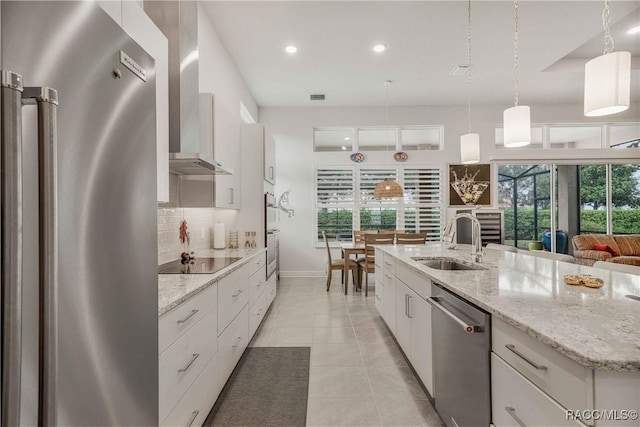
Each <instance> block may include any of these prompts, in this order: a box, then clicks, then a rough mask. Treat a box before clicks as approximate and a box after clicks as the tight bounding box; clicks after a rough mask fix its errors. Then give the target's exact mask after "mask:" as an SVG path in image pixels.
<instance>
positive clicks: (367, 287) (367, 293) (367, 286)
mask: <svg viewBox="0 0 640 427" xmlns="http://www.w3.org/2000/svg"><path fill="white" fill-rule="evenodd" d="M365 274H366V275H367V278H366V280H365V281H366V283H365V285H364V286H365V288H364V296H365V297H368V296H369V271H367V272H366V273H365Z"/></svg>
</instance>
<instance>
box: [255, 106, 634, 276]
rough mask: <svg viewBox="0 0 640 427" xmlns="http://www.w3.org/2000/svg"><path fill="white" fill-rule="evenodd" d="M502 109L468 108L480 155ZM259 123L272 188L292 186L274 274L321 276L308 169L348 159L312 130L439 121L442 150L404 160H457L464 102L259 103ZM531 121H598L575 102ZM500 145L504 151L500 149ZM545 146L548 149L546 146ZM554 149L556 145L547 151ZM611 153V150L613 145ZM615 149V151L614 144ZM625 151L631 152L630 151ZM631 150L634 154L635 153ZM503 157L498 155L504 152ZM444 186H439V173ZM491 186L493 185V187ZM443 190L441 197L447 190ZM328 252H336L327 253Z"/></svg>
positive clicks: (382, 157) (376, 157)
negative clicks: (270, 153)
mask: <svg viewBox="0 0 640 427" xmlns="http://www.w3.org/2000/svg"><path fill="white" fill-rule="evenodd" d="M506 107H508V106H504V105H500V106H481V107H474V109H473V115H472V118H473V122H472V131H474V132H477V133H479V134H480V140H481V158H482V161H483V162H488V161H490V160H491V159H492V158H494V157H495V156H496V151H497V150H495V148H494V140H495V139H494V138H495V136H494V135H495V127H496V126H497V125H500V124H501V123H502V112H503V110H504V109H505V108H506ZM638 117H640V107H639V105H638V104H634V105H633V108H631V109H630V110H629V111H626V112H624V113H621V114H619V115H616V116H612V117H609V118H607V120H608V121H609V122H624V121H637V120H638ZM260 121H261V122H262V123H264V124H265V126H266V130H267V138H269V137H270V136H273V137H274V139H275V141H276V156H277V160H276V170H277V171H278V172H277V185H276V191H275V193H276V194H280V193H282V192H283V191H286V190H288V189H291V190H292V191H291V194H290V202H291V208H293V209H295V216H294V217H292V218H287V217H286V216H283V217H282V218H281V221H280V222H281V225H280V228H281V240H280V254H281V272H282V273H281V274H282V275H284V276H286V275H289V276H313V275H316V276H320V275H323V274H325V273H324V272H325V270H326V255H325V253H324V248H316V245H315V234H314V232H315V230H314V229H313V224H314V223H315V194H314V189H315V183H314V167H315V165H316V164H318V163H322V164H327V163H331V164H352V163H351V162H350V161H349V154H350V153H349V152H344V153H314V152H313V128H314V127H322V126H326V127H329V126H374V125H378V126H380V125H386V124H387V123H388V124H389V125H391V126H395V125H444V140H445V149H444V151H442V152H423V153H419V154H415V155H414V153H409V160H408V161H407V162H406V163H405V164H410V163H419V164H425V163H428V164H438V165H441V166H443V167H444V166H445V165H446V164H447V163H459V161H460V150H459V138H460V135H462V134H464V133H467V109H466V107H454V106H443V107H431V106H429V107H391V108H390V109H389V119H388V122H387V119H386V108H385V107H352V108H332V107H324V108H323V107H307V108H272V107H268V108H260ZM531 121H532V123H600V122H604V120H596V119H594V118H586V117H584V115H583V111H582V105H545V106H531ZM502 151H504V150H502ZM509 151H510V152H509V153H508V155H509V156H511V157H518V156H519V157H520V158H521V159H535V158H544V156H545V155H548V154H549V153H539V152H537V150H536V152H532V150H528V151H527V150H517V151H513V150H509ZM547 151H550V150H547ZM554 151H558V150H554ZM612 151H613V150H612ZM615 151H622V150H615ZM366 154H367V159H366V161H365V164H367V165H374V164H376V165H380V164H389V163H391V164H393V163H395V162H393V160H392V159H391V157H390V155H389V154H388V153H382V152H370V153H366ZM554 155H556V156H567V157H575V152H573V153H572V152H570V153H568V154H567V152H566V151H565V152H563V153H555V154H554ZM580 155H581V156H583V155H584V156H590V157H592V158H598V157H599V156H602V151H597V150H589V153H586V152H585V153H582V154H580ZM628 155H631V153H629V154H628ZM636 155H637V153H636ZM503 157H504V155H503ZM443 176H444V177H445V182H443V189H446V185H447V182H446V174H445V175H443ZM494 187H495V186H494ZM446 194H447V193H446V191H443V197H445V196H446ZM493 199H494V200H495V197H494V198H493ZM333 256H334V257H336V256H337V257H339V256H340V254H339V253H338V252H337V250H336V252H334V254H333Z"/></svg>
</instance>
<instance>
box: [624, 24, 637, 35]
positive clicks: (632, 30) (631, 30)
mask: <svg viewBox="0 0 640 427" xmlns="http://www.w3.org/2000/svg"><path fill="white" fill-rule="evenodd" d="M638 33H640V25H638V26H637V27H633V28H631V29H630V30H629V31H627V34H638Z"/></svg>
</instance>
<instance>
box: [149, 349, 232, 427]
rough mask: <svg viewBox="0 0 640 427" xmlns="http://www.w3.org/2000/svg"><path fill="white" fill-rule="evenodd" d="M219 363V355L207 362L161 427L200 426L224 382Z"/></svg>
mask: <svg viewBox="0 0 640 427" xmlns="http://www.w3.org/2000/svg"><path fill="white" fill-rule="evenodd" d="M219 362H220V356H219V355H215V356H214V357H213V358H212V359H211V360H210V361H209V363H208V364H207V366H205V368H204V370H203V371H202V373H201V374H200V376H199V377H198V378H197V379H196V381H195V382H194V383H193V385H192V386H191V388H189V390H188V391H187V393H186V394H185V395H184V396H183V397H182V399H180V401H179V402H178V404H177V405H176V407H175V408H174V409H173V410H172V411H171V413H170V414H169V416H168V417H167V418H166V419H165V420H164V421H163V422H162V424H161V425H162V426H167V427H168V426H185V427H186V426H191V427H199V426H201V425H202V423H203V422H204V420H205V419H206V418H207V415H209V411H210V410H211V407H212V406H213V402H215V401H216V399H217V398H218V396H219V395H220V392H221V391H222V387H224V384H225V382H226V378H225V379H224V381H221V379H222V377H221V376H220V375H219V369H220V368H219Z"/></svg>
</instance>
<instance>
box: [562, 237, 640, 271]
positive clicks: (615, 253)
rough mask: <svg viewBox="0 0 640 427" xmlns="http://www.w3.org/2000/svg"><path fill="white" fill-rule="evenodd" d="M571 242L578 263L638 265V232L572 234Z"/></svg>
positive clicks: (639, 255)
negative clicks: (598, 262) (624, 233)
mask: <svg viewBox="0 0 640 427" xmlns="http://www.w3.org/2000/svg"><path fill="white" fill-rule="evenodd" d="M571 243H572V244H573V256H574V257H575V259H576V262H577V263H578V264H582V265H593V264H594V263H595V262H596V261H607V262H615V263H619V264H628V265H637V266H640V234H634V235H615V236H612V235H610V234H581V235H578V236H573V238H572V239H571Z"/></svg>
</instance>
